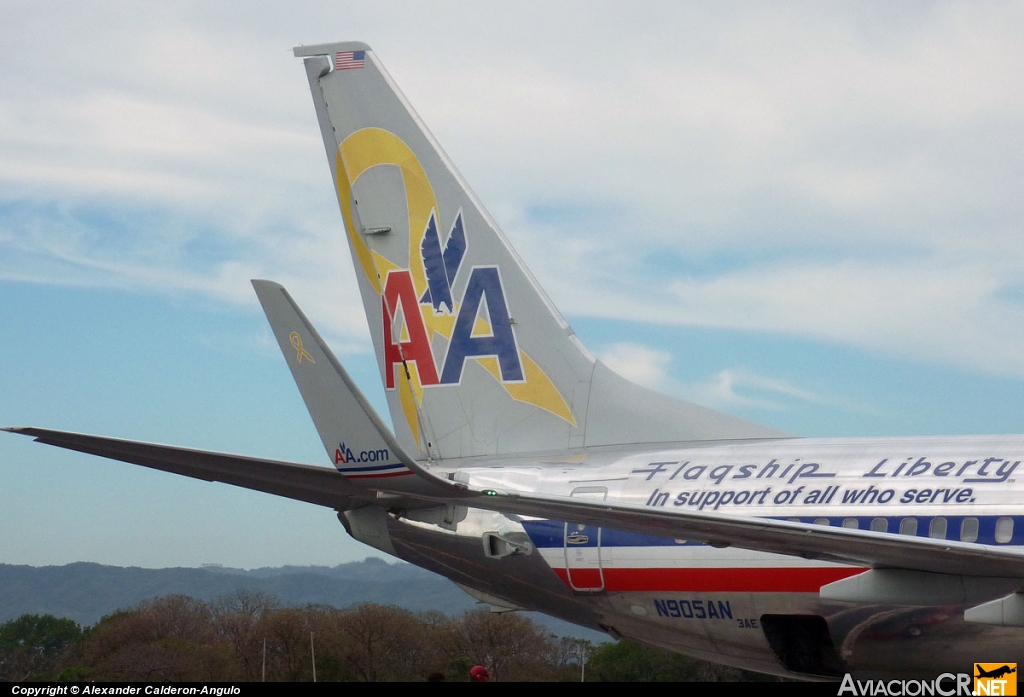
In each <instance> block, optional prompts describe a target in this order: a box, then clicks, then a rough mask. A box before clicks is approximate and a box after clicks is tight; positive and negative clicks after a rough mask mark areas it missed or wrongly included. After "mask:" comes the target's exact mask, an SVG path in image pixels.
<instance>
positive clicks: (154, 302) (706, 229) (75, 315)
mask: <svg viewBox="0 0 1024 697" xmlns="http://www.w3.org/2000/svg"><path fill="white" fill-rule="evenodd" d="M0 16H2V17H3V22H2V23H0V294H2V295H0V297H2V298H3V299H2V301H0V322H2V325H0V326H2V327H3V329H2V331H0V425H14V426H19V425H32V426H40V427H49V428H56V429H61V430H71V431H81V432H86V433H96V434H102V435H109V436H115V437H122V438H129V439H136V440H147V441H155V442H161V443H170V444H176V445H181V446H186V447H194V448H203V449H211V450H222V451H227V452H235V453H241V454H247V455H253V456H258V457H268V458H275V459H282V460H289V461H294V462H303V463H310V464H319V465H324V466H327V465H329V464H330V463H329V461H328V460H327V458H326V454H325V453H324V452H323V450H322V448H321V446H320V445H319V441H318V439H317V436H316V432H315V430H314V429H313V426H312V423H311V422H310V420H309V417H308V415H307V413H306V411H305V408H304V406H303V404H302V401H301V399H300V397H299V395H298V391H297V389H296V388H295V386H294V384H293V383H292V380H291V377H290V375H289V373H288V369H287V366H286V365H285V363H284V360H283V359H282V357H281V355H280V352H279V350H278V348H277V346H276V344H275V343H274V341H273V338H272V336H271V334H270V331H269V328H268V326H267V324H266V320H265V318H264V317H263V315H262V312H261V311H260V309H259V305H258V302H257V300H256V297H255V295H254V293H253V292H252V289H251V286H250V285H249V279H251V278H270V279H273V280H276V281H278V282H281V283H283V284H284V285H285V286H286V287H287V288H288V289H289V291H290V292H291V293H292V295H293V296H294V297H295V299H296V301H297V302H298V304H299V305H300V306H301V307H302V308H303V310H304V311H305V312H306V314H307V315H308V316H309V317H310V319H311V320H312V321H313V323H314V324H315V325H316V326H317V327H318V329H319V330H320V332H321V333H322V334H323V335H324V336H325V338H326V339H327V341H328V342H329V343H330V344H331V346H332V347H333V349H334V351H335V353H336V354H337V355H338V356H339V358H340V359H341V361H342V362H343V363H344V364H345V365H346V366H347V367H348V368H349V369H350V371H351V372H352V374H353V376H354V377H355V379H356V380H357V382H358V383H359V384H360V386H361V387H362V388H363V390H364V391H365V392H366V393H367V395H368V396H369V398H370V399H371V401H372V402H373V403H374V404H375V405H377V407H378V409H380V410H382V411H384V398H383V390H382V387H381V386H380V380H379V373H378V371H377V368H376V363H375V360H374V357H373V355H372V353H371V351H370V345H369V333H368V331H367V328H366V319H365V317H364V315H363V313H362V310H361V304H360V302H359V300H358V294H357V290H356V286H355V276H354V272H353V269H352V265H351V261H350V259H349V255H348V251H347V248H346V245H345V242H344V239H343V237H342V228H341V218H340V215H339V212H338V206H337V202H336V199H335V196H334V193H333V191H332V186H331V181H330V172H329V169H328V166H327V160H326V158H325V154H324V151H323V146H322V141H321V139H320V135H319V131H318V128H317V125H316V120H315V116H314V113H313V108H312V103H311V100H310V98H309V94H308V85H307V83H306V79H305V76H304V72H303V69H302V64H301V61H300V60H299V59H296V58H293V57H292V55H291V48H292V47H293V46H296V45H299V44H302V43H307V44H312V43H323V42H329V41H338V40H361V41H365V42H367V43H369V44H370V45H371V46H372V47H373V48H374V49H375V50H376V52H377V55H378V56H379V58H380V59H381V60H382V61H383V62H384V64H385V66H386V67H387V69H388V70H389V71H390V73H391V74H392V76H393V77H394V78H395V80H396V81H397V83H398V84H399V85H400V87H401V88H402V89H403V91H404V92H405V93H406V95H407V97H408V98H409V100H410V101H411V103H412V104H413V105H414V106H415V107H416V109H417V111H418V112H419V113H420V115H421V116H422V117H423V119H424V120H425V122H426V123H427V125H428V126H429V127H430V129H431V130H432V131H433V133H434V135H435V136H436V137H437V139H438V140H439V141H440V143H441V144H442V145H443V146H444V147H445V149H446V151H447V152H448V154H449V155H450V156H451V158H452V160H453V161H454V162H455V163H456V165H457V166H458V167H459V169H460V171H461V172H462V174H463V175H464V176H465V178H466V179H467V180H468V181H469V182H470V184H471V185H472V186H473V187H474V190H475V191H476V193H477V194H478V195H479V197H480V198H481V200H482V201H483V202H484V204H485V205H486V206H487V207H488V209H489V210H490V212H491V213H492V214H493V216H494V217H495V218H496V219H497V221H498V222H499V224H500V225H501V226H502V228H503V230H504V231H505V233H506V235H507V236H508V238H509V239H510V241H511V243H512V244H513V245H514V246H515V247H516V249H517V250H518V251H519V252H520V254H521V255H522V257H523V258H524V259H525V261H526V263H527V265H528V266H529V267H530V268H531V270H532V271H533V272H534V274H535V275H536V276H537V278H538V280H539V281H540V283H541V285H542V286H544V287H545V289H546V290H547V291H548V293H549V295H550V296H551V298H552V299H553V301H554V303H555V304H556V305H557V306H558V307H559V309H560V310H561V311H562V312H563V314H565V316H566V317H567V319H568V320H569V322H570V323H571V324H572V326H573V328H574V329H575V330H576V332H577V334H579V336H580V337H581V339H582V340H583V342H584V343H585V344H586V345H587V346H588V347H589V348H590V349H591V350H592V351H593V352H594V353H596V354H597V355H598V356H599V357H601V358H602V359H603V360H605V362H607V363H608V364H609V365H610V366H612V367H613V368H614V369H616V370H618V371H619V372H621V373H622V374H624V375H626V376H627V377H630V378H631V379H634V380H636V381H638V382H641V383H643V384H646V385H649V386H652V387H655V388H656V389H659V390H661V391H663V392H666V393H668V394H672V395H675V396H679V397H682V398H685V399H690V400H693V401H697V402H699V403H701V404H704V405H707V406H710V407H713V408H716V409H721V410H724V411H727V412H730V413H733V414H737V415H740V416H743V417H745V418H748V419H752V420H755V421H758V422H762V423H766V424H769V425H771V426H774V427H776V428H780V429H783V430H786V431H789V432H793V433H798V434H801V435H808V436H836V437H847V436H850V437H855V436H898V435H930V434H948V435H955V434H985V433H1024V423H1022V422H1024V280H1022V279H1024V234H1022V233H1024V195H1022V187H1024V90H1021V89H1020V69H1021V66H1024V43H1022V42H1021V41H1020V36H1021V35H1022V34H1024V7H1022V6H1021V5H1018V4H1013V3H997V2H978V3H970V4H968V3H953V2H915V1H909V2H903V3H889V2H870V1H869V2H858V3H811V2H807V3H801V2H795V3H786V4H785V5H781V6H780V5H777V4H774V3H757V2H743V3H733V2H720V3H687V2H682V3H680V2H671V3H669V2H649V3H644V4H642V6H640V7H639V8H637V7H626V6H625V4H624V3H608V2H605V3H602V2H564V3H558V4H557V6H554V7H552V6H551V4H550V3H540V2H519V3H514V4H509V3H503V4H498V3H474V2H454V1H453V2H436V3H429V4H427V3H404V2H390V1H380V2H373V3H359V2H347V1H345V0H334V1H333V2H330V3H323V2H309V1H303V0H298V1H296V2H292V3H288V4H287V7H285V6H284V5H283V4H281V3H276V2H260V1H253V2H247V3H244V4H242V3H231V2H226V3H206V2H198V1H197V2H190V1H180V2H171V3H163V4H160V5H153V4H145V5H140V4H138V3H132V2H116V1H103V0H100V1H98V2H90V3H72V2H63V1H57V0H54V1H51V2H47V1H46V0H41V1H38V0H34V1H33V2H24V1H22V0H0ZM0 436H2V437H0V529H2V530H3V534H2V535H0V563H9V564H32V565H49V564H65V563H69V562H74V561H94V562H100V563H106V564H118V565H128V566H144V567H167V566H195V565H199V564H202V563H220V564H224V565H228V566H238V567H245V568H252V567H259V566H277V565H282V564H330V565H334V564H338V563H341V562H345V561H350V560H353V559H361V558H363V557H365V556H367V555H368V554H374V552H373V550H370V549H369V548H368V547H365V546H363V545H360V544H359V543H357V542H355V541H353V540H351V539H349V538H348V537H347V535H346V534H345V532H344V530H343V529H342V528H341V526H340V525H339V524H338V522H337V520H336V519H335V516H334V515H333V513H332V512H331V511H330V510H328V509H322V508H319V507H316V506H311V505H308V504H302V503H298V502H292V501H287V500H284V499H279V498H276V497H272V496H268V495H264V494H258V493H255V492H247V491H243V490H238V489H235V488H233V487H229V486H226V485H223V484H210V483H204V482H198V481H193V480H188V479H186V478H182V477H175V476H173V475H169V474H165V473H161V472H153V471H150V470H147V469H144V468H139V467H134V466H130V465H126V464H122V463H116V462H108V461H105V460H102V459H99V458H94V457H88V456H85V455H79V454H76V453H72V452H68V451H62V450H58V449H55V448H49V447H46V446H42V445H38V444H34V443H32V442H31V441H30V440H29V439H27V438H24V437H18V436H14V435H8V434H0Z"/></svg>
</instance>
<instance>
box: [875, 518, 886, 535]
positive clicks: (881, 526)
mask: <svg viewBox="0 0 1024 697" xmlns="http://www.w3.org/2000/svg"><path fill="white" fill-rule="evenodd" d="M871 530H872V531H873V532H889V521H888V520H886V519H885V518H875V519H874V520H872V521H871Z"/></svg>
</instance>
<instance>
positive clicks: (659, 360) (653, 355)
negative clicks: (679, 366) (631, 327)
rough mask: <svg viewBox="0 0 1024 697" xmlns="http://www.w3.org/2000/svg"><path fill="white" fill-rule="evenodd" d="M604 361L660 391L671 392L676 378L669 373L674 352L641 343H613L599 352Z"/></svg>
mask: <svg viewBox="0 0 1024 697" xmlns="http://www.w3.org/2000/svg"><path fill="white" fill-rule="evenodd" d="M597 357H598V358H599V359H600V360H601V362H602V363H604V364H605V365H607V366H608V367H609V368H611V369H612V370H614V371H615V372H616V373H618V374H619V375H621V376H622V377H624V378H626V379H627V380H632V381H633V382H635V383H637V384H640V385H643V386H644V387H649V388H651V389H653V390H658V391H660V392H665V393H671V392H672V389H671V388H672V386H674V385H676V382H675V380H674V379H673V378H672V377H671V376H670V375H669V371H668V368H669V366H670V365H671V363H672V354H670V353H668V352H667V351H658V350H657V349H652V348H650V347H648V346H643V345H641V344H631V343H627V342H623V343H618V344H611V345H610V346H606V347H605V348H604V349H603V350H601V351H599V352H598V353H597Z"/></svg>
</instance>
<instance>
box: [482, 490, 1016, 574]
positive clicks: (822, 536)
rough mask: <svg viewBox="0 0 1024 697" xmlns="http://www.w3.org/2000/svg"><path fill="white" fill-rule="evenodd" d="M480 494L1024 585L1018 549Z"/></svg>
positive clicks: (515, 503)
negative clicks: (1007, 580) (1018, 580)
mask: <svg viewBox="0 0 1024 697" xmlns="http://www.w3.org/2000/svg"><path fill="white" fill-rule="evenodd" d="M479 493H483V494H484V495H483V497H482V498H479V499H476V500H474V501H473V503H471V504H469V505H473V506H476V507H479V508H486V509H489V510H494V511H499V512H502V513H510V514H518V515H528V516H536V517H539V518H548V519H554V520H565V521H569V522H573V523H584V524H587V525H596V526H601V527H606V528H614V529H617V530H625V531H629V532H637V533H641V534H647V535H657V536H659V537H668V538H675V539H684V540H693V541H700V542H705V543H707V544H709V545H711V546H713V547H741V548H743V549H751V550H756V551H760V552H772V553H776V554H787V555H791V556H797V557H802V558H804V559H815V560H820V561H829V562H836V563H840V564H849V565H851V566H859V567H871V568H891V569H911V570H917V571H926V572H931V573H938V574H955V575H965V576H988V577H1000V578H1022V579H1024V552H1022V551H1020V550H1019V548H1016V547H996V546H992V545H981V544H974V543H969V542H955V541H951V540H938V539H932V538H927V537H912V536H908V535H897V534H892V533H881V532H872V531H869V530H852V529H848V528H842V527H831V526H824V525H811V524H809V523H795V522H791V521H788V520H773V519H769V518H750V517H737V516H727V515H722V514H720V513H706V512H691V511H685V512H684V511H679V510H672V509H664V508H653V507H649V506H637V505H630V504H624V503H615V502H611V501H595V500H587V499H576V498H564V497H554V496H544V495H541V494H535V493H521V494H517V493H511V492H496V491H486V490H485V491H483V492H479Z"/></svg>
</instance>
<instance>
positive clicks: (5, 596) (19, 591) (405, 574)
mask: <svg viewBox="0 0 1024 697" xmlns="http://www.w3.org/2000/svg"><path fill="white" fill-rule="evenodd" d="M242 589H247V590H260V591H265V592H268V593H272V594H274V595H276V596H277V597H278V598H280V600H281V602H283V603H284V604H286V605H298V606H302V605H310V604H323V605H331V606H334V607H347V606H349V605H356V604H359V603H380V604H382V605H397V606H399V607H402V608H405V609H407V610H411V611H413V612H422V611H424V610H438V611H440V612H443V613H445V614H446V615H459V614H461V613H463V612H465V611H466V610H470V609H472V608H473V607H475V601H474V600H473V599H472V598H471V597H470V596H469V595H467V594H466V593H465V592H464V591H462V590H461V589H460V588H458V587H457V586H456V585H455V584H453V583H452V582H451V581H449V580H448V579H446V578H444V577H443V576H438V575H437V574H433V573H431V572H429V571H425V570H424V569H421V568H419V567H417V566H413V565H412V564H406V563H402V562H399V563H394V564H389V563H388V562H386V561H384V560H383V559H378V558H376V557H368V558H367V559H365V560H363V561H360V562H351V563H349V564H341V565H339V566H334V567H330V566H284V567H279V568H263V569H252V570H245V569H232V568H227V567H220V566H204V567H202V568H198V569H190V568H175V569H141V568H138V567H127V568H126V567H120V566H103V565H101V564H92V563H88V562H78V563H75V564H68V565H66V566H43V567H34V566H14V565H11V564H0V622H6V621H7V620H10V619H13V618H15V617H19V616H21V615H23V614H26V613H29V614H37V615H44V614H49V615H55V616H57V617H68V618H70V619H73V620H75V621H76V622H78V623H79V624H81V625H91V624H95V623H96V622H97V621H98V620H99V619H100V618H101V617H103V616H104V615H109V614H111V613H112V612H114V611H116V610H119V609H124V608H129V607H132V606H134V605H137V604H138V603H140V602H142V601H144V600H150V599H152V598H157V597H160V596H164V595H188V596H191V597H193V598H197V599H199V600H213V599H214V598H217V597H219V596H222V595H227V594H230V593H233V592H235V591H238V590H242ZM529 615H530V616H531V617H532V618H533V619H534V620H535V621H537V622H538V623H540V624H542V625H544V626H545V627H548V628H549V629H550V630H551V631H553V632H555V633H556V634H559V635H567V636H579V637H583V638H586V639H591V640H592V641H604V640H607V637H605V635H603V634H599V633H597V632H592V631H589V630H586V629H582V628H580V627H576V626H575V625H571V624H569V623H566V622H561V621H559V620H555V619H552V618H549V617H546V616H544V615H540V614H537V613H529Z"/></svg>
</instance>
